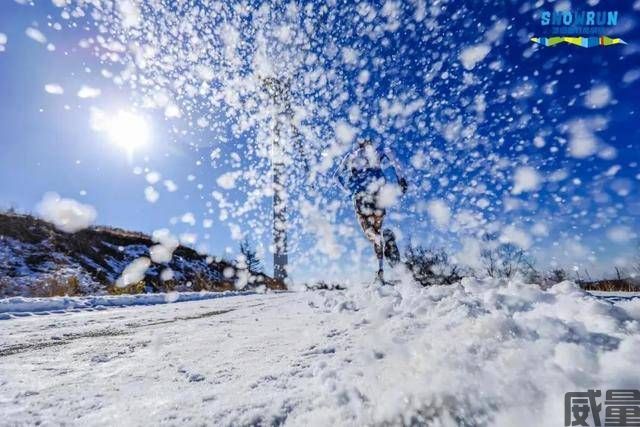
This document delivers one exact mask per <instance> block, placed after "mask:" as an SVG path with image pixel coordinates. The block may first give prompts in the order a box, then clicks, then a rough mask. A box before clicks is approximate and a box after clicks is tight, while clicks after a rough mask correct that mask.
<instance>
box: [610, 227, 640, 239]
mask: <svg viewBox="0 0 640 427" xmlns="http://www.w3.org/2000/svg"><path fill="white" fill-rule="evenodd" d="M607 237H608V238H609V240H611V241H612V242H616V243H622V242H627V241H629V240H632V239H635V238H636V233H634V232H633V230H631V228H629V227H626V226H623V225H620V226H616V227H611V228H610V229H609V230H607Z"/></svg>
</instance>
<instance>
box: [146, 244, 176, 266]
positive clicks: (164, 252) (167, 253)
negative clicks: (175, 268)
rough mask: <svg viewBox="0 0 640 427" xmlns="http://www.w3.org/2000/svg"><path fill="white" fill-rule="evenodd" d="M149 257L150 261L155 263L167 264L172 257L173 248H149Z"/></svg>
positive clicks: (157, 246)
mask: <svg viewBox="0 0 640 427" xmlns="http://www.w3.org/2000/svg"><path fill="white" fill-rule="evenodd" d="M149 256H151V261H153V262H155V263H159V264H162V263H165V262H169V261H171V257H172V256H173V248H171V247H167V246H165V245H153V246H151V248H149Z"/></svg>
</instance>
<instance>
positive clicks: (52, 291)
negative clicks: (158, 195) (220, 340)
mask: <svg viewBox="0 0 640 427" xmlns="http://www.w3.org/2000/svg"><path fill="white" fill-rule="evenodd" d="M163 231H165V232H164V233H163ZM139 261H143V267H144V268H142V269H139V270H140V271H139V272H138V274H137V276H139V277H136V278H135V279H133V280H130V282H131V284H136V282H140V283H141V284H142V285H143V286H140V289H137V291H138V292H142V291H145V290H146V291H147V292H158V291H165V290H181V291H189V290H198V291H199V290H202V289H206V290H215V291H222V290H235V288H234V282H235V281H236V279H237V276H238V275H239V273H238V272H237V271H236V269H235V267H234V265H233V264H232V263H230V262H228V261H225V260H221V259H214V258H213V257H211V256H207V255H206V254H200V253H198V252H196V251H195V250H193V249H191V248H189V247H186V246H183V245H180V244H179V242H178V240H177V238H175V237H173V236H171V235H170V234H169V232H168V230H159V232H156V233H154V235H153V236H147V235H145V234H142V233H136V232H131V231H126V230H121V229H117V228H111V227H92V228H87V229H83V230H80V231H77V232H73V233H67V232H64V231H61V230H60V229H58V228H57V227H56V226H54V224H52V223H49V222H47V221H43V220H40V219H37V218H34V217H32V216H29V215H19V214H13V213H0V297H9V296H27V297H33V296H53V295H65V294H71V295H100V294H106V293H108V292H113V290H114V287H118V286H116V284H117V283H118V282H119V280H120V278H121V277H122V276H124V275H125V274H126V271H127V269H131V268H132V267H131V266H135V265H136V263H137V262H139ZM167 272H169V273H170V274H169V277H166V276H165V275H166V273H167ZM131 276H133V274H132V275H131ZM254 277H255V282H254V283H252V285H259V284H265V285H266V286H267V287H270V288H278V287H282V286H281V284H280V283H275V282H274V281H273V280H270V278H269V277H267V276H266V275H264V274H256V275H254ZM251 287H255V286H251ZM115 290H116V291H118V290H120V291H125V290H123V289H115ZM126 291H129V292H133V291H132V290H130V289H127V290H126Z"/></svg>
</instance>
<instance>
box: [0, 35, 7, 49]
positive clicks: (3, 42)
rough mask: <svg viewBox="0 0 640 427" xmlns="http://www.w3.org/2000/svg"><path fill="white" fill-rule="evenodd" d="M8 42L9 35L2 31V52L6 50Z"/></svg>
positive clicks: (0, 36) (0, 45)
mask: <svg viewBox="0 0 640 427" xmlns="http://www.w3.org/2000/svg"><path fill="white" fill-rule="evenodd" d="M6 44H7V35H6V34H5V33H0V52H4V50H5V45H6Z"/></svg>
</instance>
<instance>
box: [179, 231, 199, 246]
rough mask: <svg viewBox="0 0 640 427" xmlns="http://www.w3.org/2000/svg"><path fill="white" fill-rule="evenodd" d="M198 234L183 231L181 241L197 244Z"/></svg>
mask: <svg viewBox="0 0 640 427" xmlns="http://www.w3.org/2000/svg"><path fill="white" fill-rule="evenodd" d="M197 240H198V235H197V234H195V233H182V234H181V235H180V243H182V244H183V245H195V243H196V241H197Z"/></svg>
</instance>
